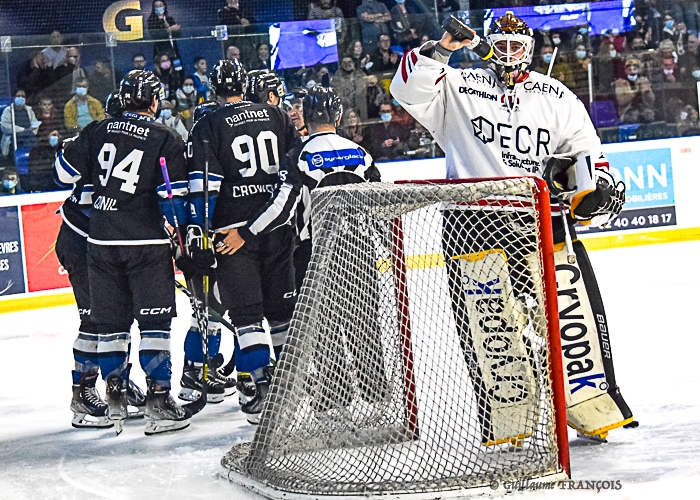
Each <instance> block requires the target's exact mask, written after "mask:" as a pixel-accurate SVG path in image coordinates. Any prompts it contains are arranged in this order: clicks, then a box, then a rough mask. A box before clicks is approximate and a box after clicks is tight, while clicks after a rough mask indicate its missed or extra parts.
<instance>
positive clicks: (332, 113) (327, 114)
mask: <svg viewBox="0 0 700 500" xmlns="http://www.w3.org/2000/svg"><path fill="white" fill-rule="evenodd" d="M302 106H303V108H304V123H306V124H307V125H308V124H309V123H326V124H330V125H335V126H337V125H338V123H339V122H340V119H341V117H342V116H343V105H342V104H341V102H340V97H338V94H337V93H336V91H335V90H333V89H332V88H331V87H324V86H323V85H316V86H314V87H311V88H310V89H309V90H308V92H307V94H306V96H304V99H303V104H302Z"/></svg>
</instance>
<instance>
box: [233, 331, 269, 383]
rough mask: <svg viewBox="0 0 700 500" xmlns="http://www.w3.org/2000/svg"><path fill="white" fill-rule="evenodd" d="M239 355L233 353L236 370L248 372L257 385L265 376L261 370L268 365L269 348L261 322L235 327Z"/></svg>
mask: <svg viewBox="0 0 700 500" xmlns="http://www.w3.org/2000/svg"><path fill="white" fill-rule="evenodd" d="M236 334H237V337H238V345H239V346H240V349H241V350H240V354H239V353H238V352H236V353H235V358H236V370H237V371H238V372H248V373H250V374H251V376H252V377H253V380H254V381H255V382H256V383H257V382H260V381H263V380H264V379H265V376H264V374H263V371H262V369H263V368H264V367H266V366H267V365H269V364H270V346H269V344H268V340H267V334H266V333H265V329H264V328H263V326H262V322H258V323H253V324H252V325H247V326H243V327H236Z"/></svg>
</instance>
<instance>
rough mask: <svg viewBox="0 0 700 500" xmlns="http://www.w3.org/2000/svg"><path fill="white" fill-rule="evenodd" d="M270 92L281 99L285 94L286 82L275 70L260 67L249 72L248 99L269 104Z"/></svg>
mask: <svg viewBox="0 0 700 500" xmlns="http://www.w3.org/2000/svg"><path fill="white" fill-rule="evenodd" d="M270 92H272V93H273V94H274V95H275V96H276V97H277V98H278V99H279V100H282V97H284V94H285V88H284V83H283V82H282V79H281V78H280V77H279V76H277V74H276V73H275V72H274V71H272V70H269V69H258V70H254V71H251V72H250V73H248V95H247V96H246V99H247V100H248V101H251V102H258V103H263V104H267V103H268V96H269V93H270Z"/></svg>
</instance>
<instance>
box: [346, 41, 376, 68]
mask: <svg viewBox="0 0 700 500" xmlns="http://www.w3.org/2000/svg"><path fill="white" fill-rule="evenodd" d="M348 54H349V55H350V57H352V60H353V63H354V64H355V68H356V69H359V70H362V71H364V72H365V73H367V72H368V71H369V69H370V68H371V65H370V68H368V67H367V65H368V64H369V59H370V55H369V54H368V53H367V52H365V49H364V47H363V46H362V42H361V41H359V40H355V41H354V42H352V43H351V44H350V50H349V52H348Z"/></svg>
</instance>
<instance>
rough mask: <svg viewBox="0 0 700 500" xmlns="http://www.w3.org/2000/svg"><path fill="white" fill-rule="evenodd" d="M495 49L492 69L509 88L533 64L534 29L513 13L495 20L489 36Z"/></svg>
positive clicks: (491, 64) (491, 59)
mask: <svg viewBox="0 0 700 500" xmlns="http://www.w3.org/2000/svg"><path fill="white" fill-rule="evenodd" d="M487 38H488V41H489V43H490V44H491V46H492V47H493V56H492V57H491V58H490V59H489V63H490V66H491V68H492V69H493V70H494V71H495V72H496V74H497V75H498V77H499V78H500V79H501V81H503V82H504V83H505V84H506V85H507V86H508V87H509V88H513V87H514V86H515V83H516V81H517V79H518V77H519V76H520V75H521V74H522V73H524V72H525V70H526V69H527V67H528V65H529V64H530V63H531V62H532V56H533V54H534V51H535V40H534V38H533V32H532V29H531V28H530V27H529V26H528V25H527V23H526V22H525V21H523V20H522V19H520V18H519V17H518V16H516V15H515V14H514V13H513V12H512V11H507V12H506V13H505V14H504V15H503V16H501V17H499V18H498V19H496V20H494V21H493V23H492V24H491V27H490V28H489V32H488V35H487Z"/></svg>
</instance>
